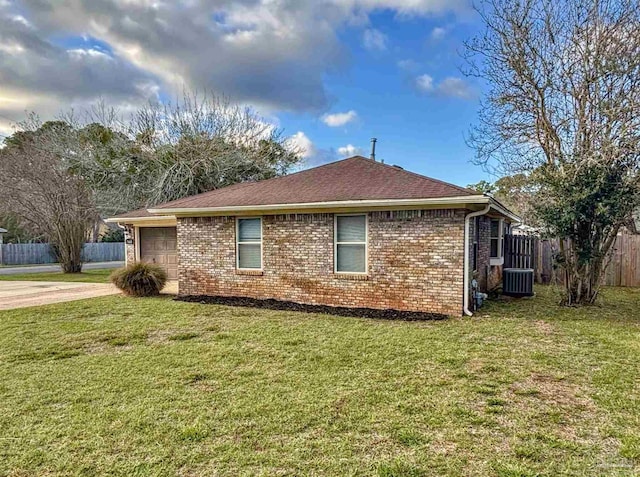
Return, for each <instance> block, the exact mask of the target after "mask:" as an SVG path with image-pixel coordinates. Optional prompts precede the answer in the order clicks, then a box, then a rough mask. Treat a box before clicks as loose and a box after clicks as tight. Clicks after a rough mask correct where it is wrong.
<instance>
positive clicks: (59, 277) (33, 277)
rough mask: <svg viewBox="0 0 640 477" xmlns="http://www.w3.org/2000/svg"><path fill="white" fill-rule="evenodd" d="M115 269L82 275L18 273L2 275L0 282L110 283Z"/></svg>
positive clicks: (85, 272) (92, 271) (88, 271)
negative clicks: (110, 277) (110, 276)
mask: <svg viewBox="0 0 640 477" xmlns="http://www.w3.org/2000/svg"><path fill="white" fill-rule="evenodd" d="M111 272H113V269H100V270H86V271H84V272H82V273H62V272H49V273H18V274H15V275H0V281H13V280H28V281H38V282H89V283H109V275H111Z"/></svg>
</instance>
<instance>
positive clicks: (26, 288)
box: [0, 281, 120, 310]
mask: <svg viewBox="0 0 640 477" xmlns="http://www.w3.org/2000/svg"><path fill="white" fill-rule="evenodd" d="M117 293H120V291H119V290H118V289H117V288H116V287H114V286H113V285H111V284H106V283H65V282H36V281H11V282H2V281H0V310H10V309H13V308H24V307H27V306H38V305H48V304H49V303H60V302H64V301H74V300H82V299H83V298H94V297H98V296H105V295H115V294H117Z"/></svg>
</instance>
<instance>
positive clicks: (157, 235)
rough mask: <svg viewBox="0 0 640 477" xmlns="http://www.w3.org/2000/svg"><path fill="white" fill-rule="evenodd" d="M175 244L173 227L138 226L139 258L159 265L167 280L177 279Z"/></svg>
mask: <svg viewBox="0 0 640 477" xmlns="http://www.w3.org/2000/svg"><path fill="white" fill-rule="evenodd" d="M177 244H178V242H177V240H176V228H175V227H141V228H140V260H142V261H143V262H150V263H156V264H158V265H160V266H161V267H162V268H164V269H165V270H166V271H167V275H168V276H169V280H177V279H178V252H177Z"/></svg>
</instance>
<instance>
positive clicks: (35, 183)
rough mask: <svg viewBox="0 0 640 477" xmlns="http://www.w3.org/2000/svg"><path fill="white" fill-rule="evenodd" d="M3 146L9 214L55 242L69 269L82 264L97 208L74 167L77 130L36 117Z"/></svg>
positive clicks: (0, 171)
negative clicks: (71, 161) (71, 158)
mask: <svg viewBox="0 0 640 477" xmlns="http://www.w3.org/2000/svg"><path fill="white" fill-rule="evenodd" d="M23 128H24V130H23V131H22V132H18V133H16V134H14V135H13V136H11V137H10V138H8V139H7V140H6V141H5V147H4V148H3V149H1V150H0V177H2V189H3V190H2V201H0V204H1V205H0V208H1V209H2V212H3V213H11V214H12V215H13V216H15V217H17V218H18V219H19V221H20V223H21V224H22V225H23V226H25V227H27V228H28V229H29V230H31V231H33V233H36V234H41V235H42V236H44V237H46V238H47V239H48V240H49V242H50V243H51V244H52V245H53V246H54V247H55V251H56V254H57V256H58V260H59V261H60V264H61V266H62V269H63V271H64V272H65V273H76V272H80V271H81V269H82V261H81V252H82V245H83V244H84V242H85V238H86V235H87V231H88V230H89V228H90V226H91V224H92V223H93V222H94V221H95V219H96V216H97V213H96V210H95V208H94V207H93V204H92V202H91V200H90V191H89V190H88V188H87V186H86V182H85V181H84V179H83V178H82V177H80V176H78V175H77V174H75V173H74V171H73V170H72V168H70V167H69V163H68V161H66V160H65V156H68V155H73V154H74V153H75V151H74V150H73V148H72V145H73V144H74V143H75V141H76V139H75V131H74V130H73V129H71V128H70V127H69V126H68V125H67V124H66V123H63V122H49V123H44V124H42V125H40V123H39V121H38V120H37V118H35V117H33V116H32V117H31V120H30V121H27V122H25V123H24V124H23Z"/></svg>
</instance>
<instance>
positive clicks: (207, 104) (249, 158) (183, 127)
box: [129, 92, 301, 205]
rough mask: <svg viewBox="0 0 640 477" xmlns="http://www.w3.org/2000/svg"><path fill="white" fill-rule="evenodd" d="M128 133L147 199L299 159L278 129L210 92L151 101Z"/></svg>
mask: <svg viewBox="0 0 640 477" xmlns="http://www.w3.org/2000/svg"><path fill="white" fill-rule="evenodd" d="M129 135H130V136H131V137H133V138H135V141H136V146H137V151H138V153H139V155H140V157H141V158H142V164H143V168H144V176H140V178H139V181H138V184H140V185H141V184H143V183H144V182H145V179H146V180H147V181H148V182H147V184H146V186H143V187H145V188H146V191H145V192H144V194H143V195H144V196H145V197H146V200H147V204H148V205H151V204H157V203H159V202H165V201H168V200H174V199H178V198H180V197H184V196H187V195H192V194H197V193H200V192H205V191H208V190H213V189H218V188H220V187H225V186H227V185H230V184H235V183H237V182H244V181H251V180H261V179H268V178H271V177H275V176H278V175H282V174H285V173H286V172H287V171H288V170H289V169H290V168H291V167H292V166H293V165H295V164H297V163H298V162H300V159H301V156H300V154H299V151H298V150H297V149H296V148H295V147H294V146H293V145H292V144H291V143H290V142H288V141H287V139H286V138H285V137H284V136H283V135H282V131H281V130H280V129H278V128H276V127H274V125H273V124H271V123H270V122H268V121H265V120H264V119H263V118H262V117H260V116H259V115H258V114H256V112H255V111H253V110H252V109H251V108H249V107H243V106H239V105H237V104H234V103H232V102H230V101H229V100H228V99H227V98H225V97H221V96H216V95H213V94H210V95H204V96H198V95H197V94H196V93H188V92H185V93H184V94H183V97H182V98H181V99H180V100H179V101H177V102H176V103H167V104H150V105H149V106H147V107H145V108H142V109H140V110H139V111H138V112H137V114H136V115H135V116H134V118H133V120H132V122H131V125H130V128H129Z"/></svg>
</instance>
